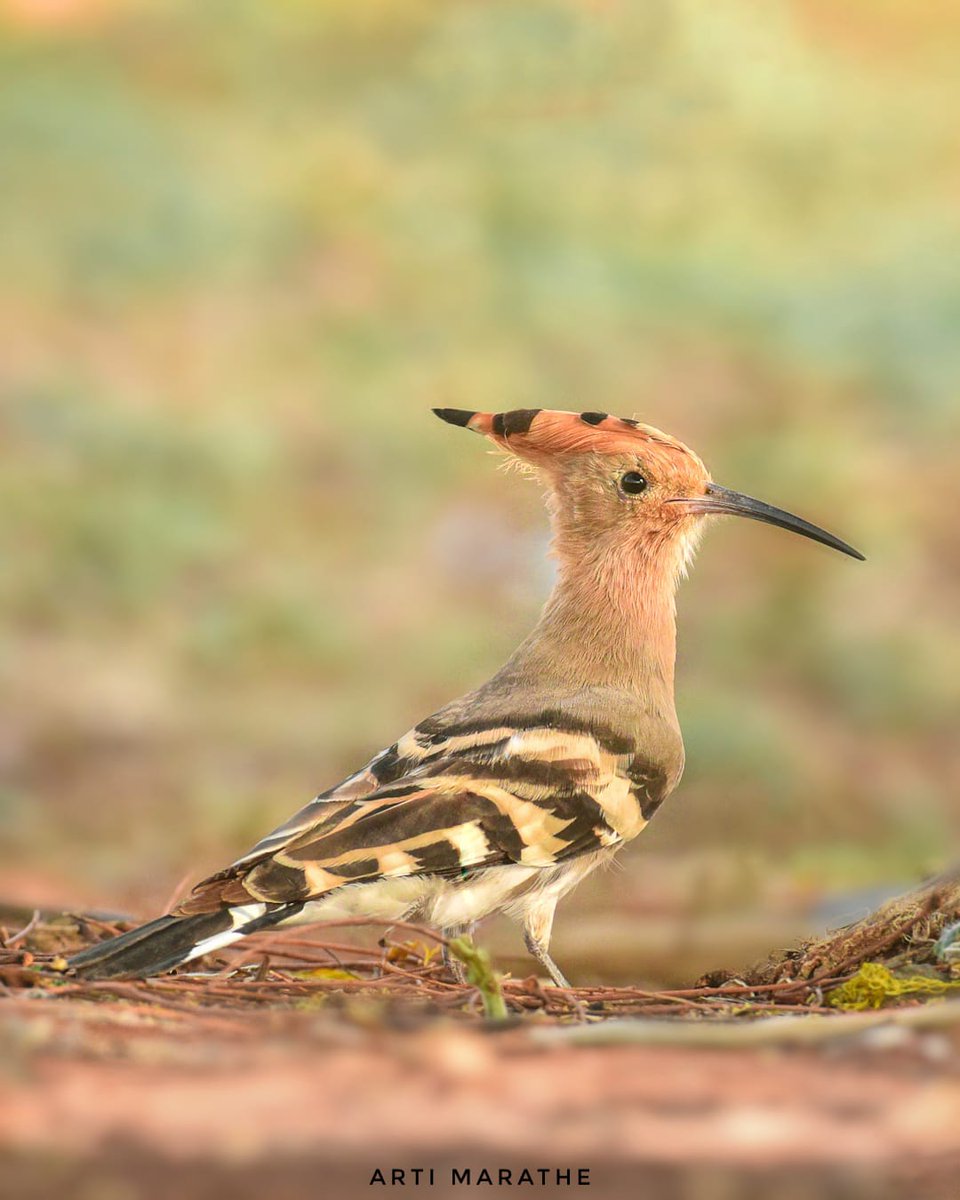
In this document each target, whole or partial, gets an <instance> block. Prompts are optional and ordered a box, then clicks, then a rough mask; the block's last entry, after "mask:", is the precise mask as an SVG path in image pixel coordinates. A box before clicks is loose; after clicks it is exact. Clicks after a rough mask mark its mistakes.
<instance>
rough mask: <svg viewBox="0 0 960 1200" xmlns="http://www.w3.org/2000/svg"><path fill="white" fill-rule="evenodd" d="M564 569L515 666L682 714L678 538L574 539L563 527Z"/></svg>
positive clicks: (559, 543) (546, 679) (537, 679)
mask: <svg viewBox="0 0 960 1200" xmlns="http://www.w3.org/2000/svg"><path fill="white" fill-rule="evenodd" d="M554 550H555V556H556V558H557V560H558V563H559V574H558V578H557V583H556V585H555V587H554V590H553V593H552V594H551V596H550V599H549V600H548V601H547V604H546V606H545V608H544V610H543V613H542V614H541V617H540V620H539V621H538V622H537V625H536V627H535V628H534V630H533V631H532V633H531V634H530V636H529V637H528V638H527V639H526V640H525V641H524V642H523V643H522V644H521V645H520V647H519V648H518V649H517V652H516V653H515V654H514V656H513V658H512V659H511V660H510V663H509V664H508V665H507V668H506V669H508V670H509V671H510V673H511V674H514V673H519V674H521V675H522V676H523V678H524V681H525V682H527V683H534V684H535V685H542V686H545V687H548V688H549V687H553V688H557V687H559V688H564V689H568V690H572V691H576V690H579V689H581V688H588V687H608V688H616V689H618V690H621V691H626V692H630V693H633V694H634V695H635V696H636V697H637V699H638V700H639V701H640V702H641V703H642V704H643V707H644V708H645V709H647V710H648V711H653V712H659V713H661V714H662V715H663V716H664V717H666V718H669V719H671V720H674V721H675V719H676V718H675V710H674V701H673V687H674V664H675V659H676V641H677V630H676V605H675V593H676V584H677V578H678V575H679V573H680V565H681V561H682V554H683V551H682V547H679V546H677V545H676V544H675V543H672V542H666V541H663V542H658V541H645V542H640V543H638V542H635V541H634V542H629V541H616V540H609V541H605V540H600V541H598V542H597V543H595V544H592V545H590V544H585V543H584V542H582V541H578V542H576V543H573V544H571V543H569V542H567V541H566V540H565V539H564V537H563V534H562V532H559V533H558V536H557V539H556V542H555V546H554Z"/></svg>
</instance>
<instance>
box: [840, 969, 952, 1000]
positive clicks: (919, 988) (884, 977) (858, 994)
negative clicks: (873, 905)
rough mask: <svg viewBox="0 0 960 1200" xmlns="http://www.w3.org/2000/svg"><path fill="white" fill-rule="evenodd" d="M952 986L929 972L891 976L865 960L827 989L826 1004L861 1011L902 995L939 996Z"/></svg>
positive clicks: (891, 973)
mask: <svg viewBox="0 0 960 1200" xmlns="http://www.w3.org/2000/svg"><path fill="white" fill-rule="evenodd" d="M956 988H960V984H958V983H949V982H948V981H947V980H945V979H937V978H935V977H933V976H929V975H907V976H899V975H894V974H893V972H892V971H891V970H890V969H889V968H888V967H885V966H884V965H883V964H882V963H875V962H867V963H863V965H862V966H861V967H860V970H859V971H858V972H857V973H856V975H854V976H853V978H852V979H848V980H847V981H846V983H841V984H840V986H839V987H835V988H834V989H833V991H831V992H830V994H829V995H828V997H827V1003H828V1004H831V1005H832V1006H833V1007H834V1008H841V1009H843V1010H844V1011H845V1012H862V1011H863V1010H864V1009H867V1008H882V1007H883V1005H884V1004H885V1003H886V1002H887V1001H888V1000H899V999H901V998H902V997H904V996H941V995H943V994H944V993H945V992H948V991H951V990H953V989H956Z"/></svg>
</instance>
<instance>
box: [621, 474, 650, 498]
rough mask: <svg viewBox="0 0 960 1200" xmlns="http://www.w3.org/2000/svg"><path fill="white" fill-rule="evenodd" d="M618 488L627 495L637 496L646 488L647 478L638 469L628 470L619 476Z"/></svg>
mask: <svg viewBox="0 0 960 1200" xmlns="http://www.w3.org/2000/svg"><path fill="white" fill-rule="evenodd" d="M620 490H621V491H622V492H626V494H627V495H628V496H639V495H640V493H641V492H645V491H646V490H647V480H646V477H645V476H644V475H641V474H640V472H639V471H628V472H627V473H626V475H621V476H620Z"/></svg>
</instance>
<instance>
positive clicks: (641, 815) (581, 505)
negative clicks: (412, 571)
mask: <svg viewBox="0 0 960 1200" xmlns="http://www.w3.org/2000/svg"><path fill="white" fill-rule="evenodd" d="M434 411H435V412H436V414H437V416H438V417H440V418H441V419H442V420H444V421H447V422H449V423H450V424H451V425H457V426H462V427H463V428H465V429H468V430H471V431H472V432H474V433H478V434H481V435H483V436H484V437H486V438H488V439H489V440H490V441H491V442H493V443H494V445H495V446H496V447H497V448H498V449H499V450H501V451H503V452H505V453H506V454H507V455H509V456H512V457H513V458H514V459H516V460H518V461H519V463H520V464H522V465H523V466H524V467H526V468H528V469H530V470H531V471H533V472H535V473H536V474H537V475H538V476H539V478H540V479H541V480H542V482H543V483H544V484H545V486H546V490H547V503H548V507H549V510H550V515H551V518H552V523H553V534H554V540H553V554H554V557H555V558H556V561H557V567H558V572H557V579H556V584H555V586H554V589H553V592H552V594H551V595H550V597H549V599H548V601H547V604H546V606H545V608H544V609H543V612H542V614H541V616H540V619H539V620H538V622H537V624H536V626H535V628H534V629H533V631H532V632H531V633H530V635H529V636H528V637H527V638H526V639H525V640H524V641H523V642H522V643H521V644H520V646H519V647H518V648H517V650H516V651H515V653H514V654H513V656H512V657H511V658H510V659H509V660H508V662H507V663H506V664H505V665H504V666H503V667H501V668H500V670H499V671H497V673H496V674H495V675H494V676H493V677H492V678H491V679H489V680H488V681H487V682H486V683H484V684H481V686H480V687H478V688H476V689H475V690H474V691H471V692H468V693H467V694H466V695H465V696H462V697H461V698H460V699H458V700H454V701H452V702H451V703H450V704H447V705H446V706H445V707H443V708H441V709H440V710H439V711H438V712H435V713H434V714H433V715H432V716H430V717H427V718H426V720H423V721H421V722H420V724H419V725H416V726H414V728H413V729H411V730H410V731H409V732H407V733H405V734H404V735H403V737H401V738H400V740H399V741H397V742H394V743H393V745H392V746H390V747H388V748H387V749H386V750H383V751H381V752H380V753H379V754H377V755H376V756H375V757H374V758H372V759H371V760H370V761H369V762H368V763H367V764H366V765H365V766H363V767H361V768H360V770H359V771H357V772H356V773H355V774H353V775H351V776H349V778H347V779H345V780H343V782H342V783H339V784H337V785H336V786H335V787H332V788H330V789H329V790H328V791H325V792H322V793H321V794H320V795H319V796H317V797H316V798H315V799H313V800H311V801H310V803H309V804H307V805H306V807H305V808H302V809H301V810H300V811H299V812H298V813H297V814H296V815H295V816H293V817H291V818H290V820H289V821H287V822H286V823H285V824H283V825H281V826H279V828H277V829H275V830H274V831H273V832H272V833H269V834H267V836H266V837H264V838H263V839H262V840H261V841H260V842H258V843H257V844H256V845H255V846H254V847H253V849H252V850H250V851H249V852H248V853H247V854H245V855H243V857H242V858H239V859H237V861H236V862H235V863H233V864H232V865H231V866H229V867H227V868H226V869H225V870H223V871H220V872H218V873H217V874H216V875H212V876H211V877H210V878H209V879H205V880H204V881H203V882H202V883H199V884H197V886H196V887H195V888H194V889H193V891H192V893H191V894H190V895H189V897H188V898H187V899H186V900H185V901H184V902H183V903H181V904H180V905H179V906H178V907H177V908H175V909H174V910H173V911H172V912H170V913H168V914H167V915H166V916H162V917H160V918H159V919H157V920H155V921H151V922H149V923H148V924H146V925H143V926H142V927H140V928H139V929H134V930H132V931H131V932H129V933H123V934H120V935H119V936H118V937H115V938H112V939H110V940H108V941H105V942H102V943H100V944H98V945H94V946H92V947H90V948H89V949H86V950H83V951H82V952H80V953H79V954H76V955H75V956H74V957H73V958H72V959H71V960H70V964H69V966H70V967H71V968H72V969H73V970H74V971H75V972H76V973H77V974H79V975H81V976H84V977H86V978H88V979H110V978H117V977H123V976H126V977H130V976H136V977H144V976H149V975H156V974H160V973H162V972H165V971H169V970H171V969H172V968H174V967H176V966H178V965H179V964H181V963H185V962H189V961H191V960H193V959H197V958H200V957H201V956H202V955H205V954H208V953H210V952H211V951H214V950H218V949H220V948H221V947H223V946H226V945H228V944H230V943H231V942H235V941H237V940H238V939H239V938H242V937H244V936H246V935H247V934H250V933H254V932H256V931H258V930H263V929H269V928H278V927H281V926H289V925H292V924H298V923H302V922H314V921H323V920H324V919H328V920H336V919H342V918H343V917H345V916H347V917H352V916H363V917H369V918H371V919H375V920H378V921H383V922H390V921H395V920H406V919H416V920H420V921H423V922H426V923H429V924H430V925H432V926H433V927H436V928H438V929H439V930H441V931H442V932H443V933H445V934H446V935H447V936H453V935H456V934H459V933H462V932H464V931H466V930H469V929H472V927H473V925H474V924H475V923H476V922H477V921H479V920H481V919H482V918H484V917H486V916H489V915H490V914H492V913H495V912H505V913H507V914H508V915H510V916H512V917H515V918H517V919H519V921H520V922H521V923H522V926H523V931H524V938H525V942H526V945H527V948H528V949H529V951H530V953H531V954H532V955H533V956H534V957H535V958H536V959H537V960H538V961H539V963H540V964H541V965H542V967H543V968H544V969H545V970H546V972H547V973H548V974H549V976H550V978H551V979H552V980H553V982H554V983H555V984H557V985H558V986H560V987H566V986H568V985H567V981H566V979H565V978H564V976H563V975H562V973H561V972H560V970H559V968H558V967H557V965H556V963H555V962H554V961H553V959H552V958H551V957H550V953H549V945H550V933H551V928H552V925H553V916H554V910H555V908H556V906H557V902H558V901H559V900H560V898H561V897H562V896H563V895H564V894H565V893H566V892H568V891H570V889H571V888H573V887H574V886H575V885H576V884H577V883H579V882H580V880H582V879H583V878H584V877H585V876H586V875H588V874H589V873H590V872H591V871H593V870H594V869H596V868H597V867H598V866H599V865H600V864H602V863H605V862H607V861H609V860H610V859H611V858H612V856H613V855H615V854H616V853H617V851H618V850H619V849H620V848H621V847H622V846H624V845H625V844H626V843H627V842H629V841H631V840H632V839H633V838H635V837H636V836H637V834H638V833H640V831H641V830H642V829H643V828H644V826H645V825H646V824H647V823H648V822H649V821H650V819H651V818H652V817H653V815H654V813H655V812H656V811H657V809H658V808H659V807H660V805H661V804H662V803H663V801H664V800H665V799H666V797H667V796H668V795H669V794H670V793H671V792H672V791H673V789H674V788H675V787H676V785H677V782H678V781H679V779H680V774H681V771H682V769H683V760H684V752H683V741H682V739H681V734H680V727H679V724H678V722H677V714H676V709H675V707H674V660H675V654H676V619H675V618H676V608H675V601H674V597H675V591H676V587H677V583H678V581H679V579H680V578H681V577H682V576H683V574H684V573H685V571H686V569H687V567H688V566H689V564H690V561H691V559H692V557H693V554H694V551H695V549H696V547H697V544H698V541H699V539H700V534H701V531H702V528H703V525H704V520H705V518H707V517H711V516H715V515H718V514H723V513H730V514H736V515H739V516H744V517H752V518H753V519H755V520H758V521H765V522H767V523H769V524H771V525H778V526H781V527H782V528H784V529H789V530H793V531H794V532H795V533H799V534H802V535H804V536H805V537H808V538H812V539H813V540H814V541H817V542H821V543H823V544H824V545H826V546H831V547H833V548H834V549H836V550H840V551H842V552H843V553H844V554H848V555H851V556H852V557H853V558H857V559H862V558H863V555H862V554H860V553H859V552H858V551H857V550H854V549H853V548H852V547H851V546H848V545H847V544H846V543H845V542H842V541H841V540H840V539H839V538H837V537H834V535H833V534H830V533H827V532H826V531H825V530H823V529H819V528H818V527H817V526H815V525H811V524H810V523H809V522H807V521H804V520H802V519H801V518H800V517H796V516H793V515H792V514H790V513H787V512H784V511H783V510H781V509H778V508H773V507H772V506H770V505H768V504H764V503H762V502H761V501H759V500H754V499H751V498H750V497H749V496H744V495H742V494H740V493H739V492H734V491H730V490H729V489H727V488H725V487H721V486H720V485H719V484H716V483H714V482H713V481H712V480H711V478H710V475H709V473H708V472H707V469H706V467H705V466H704V465H703V463H702V461H701V460H700V458H699V457H698V456H697V455H696V454H695V453H694V452H693V451H692V450H691V449H689V447H687V446H685V445H683V443H682V442H679V441H677V439H676V438H673V437H670V436H669V435H668V434H665V433H661V432H660V431H659V430H657V429H654V428H652V427H650V426H648V425H642V424H640V423H639V422H638V421H636V420H632V419H629V418H618V417H611V416H608V415H607V414H606V413H600V412H584V413H569V412H553V411H548V410H545V409H524V410H518V411H515V412H505V413H495V414H494V413H481V412H464V411H460V410H458V409H450V408H444V409H435V410H434Z"/></svg>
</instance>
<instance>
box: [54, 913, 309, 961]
mask: <svg viewBox="0 0 960 1200" xmlns="http://www.w3.org/2000/svg"><path fill="white" fill-rule="evenodd" d="M299 909H300V905H296V904H292V905H291V904H270V905H268V904H240V905H234V906H233V907H232V908H221V909H218V910H217V911H216V912H212V913H198V914H197V915H196V916H192V917H177V916H166V917H158V918H157V920H156V921H148V922H147V924H146V925H141V926H140V927H139V928H138V929H131V930H130V931H129V933H121V934H119V935H118V936H117V937H114V938H110V939H109V940H107V941H105V942H98V943H97V945H95V946H89V947H88V948H87V949H86V950H81V951H80V952H79V954H75V955H74V956H73V957H72V958H71V959H70V960H69V961H68V963H67V966H68V968H69V969H70V970H72V971H74V972H75V973H76V974H77V975H79V976H80V977H81V978H82V979H131V978H133V979H145V978H146V977H147V976H149V975H162V974H163V973H164V972H165V971H171V970H173V968H174V967H176V966H179V965H180V963H184V962H188V961H189V960H190V959H193V958H199V957H200V956H201V955H203V954H208V953H209V952H210V951H211V950H219V949H220V948H221V947H222V946H229V945H230V943H231V942H236V941H238V940H239V939H240V938H242V937H246V935H247V934H248V933H254V932H256V930H258V929H267V928H269V927H270V926H271V925H277V924H279V923H280V922H281V921H283V920H285V919H287V918H288V917H290V916H291V915H293V914H294V913H295V912H298V911H299Z"/></svg>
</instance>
